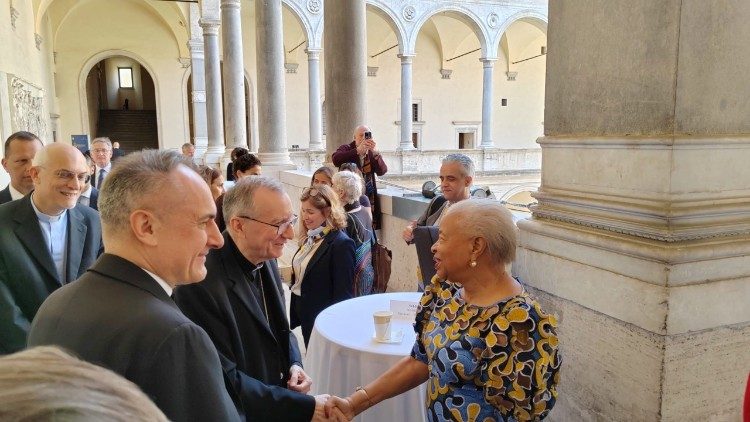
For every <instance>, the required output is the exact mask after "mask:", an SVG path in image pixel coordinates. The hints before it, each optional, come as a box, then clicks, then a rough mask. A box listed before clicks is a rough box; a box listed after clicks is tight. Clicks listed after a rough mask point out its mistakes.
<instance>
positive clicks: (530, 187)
mask: <svg viewBox="0 0 750 422" xmlns="http://www.w3.org/2000/svg"><path fill="white" fill-rule="evenodd" d="M538 189H539V185H534V184H522V185H516V186H513V187H511V188H510V189H508V190H506V191H505V192H503V193H502V194H500V195H495V196H496V198H497V199H498V200H499V201H507V200H508V199H510V198H512V197H513V196H514V195H517V194H519V193H522V192H536V191H537V190H538ZM498 193H500V192H498Z"/></svg>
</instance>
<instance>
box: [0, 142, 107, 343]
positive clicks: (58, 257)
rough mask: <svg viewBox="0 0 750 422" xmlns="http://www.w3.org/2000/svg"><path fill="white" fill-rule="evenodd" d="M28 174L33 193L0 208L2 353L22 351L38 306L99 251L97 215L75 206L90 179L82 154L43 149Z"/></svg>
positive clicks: (57, 148) (63, 148)
mask: <svg viewBox="0 0 750 422" xmlns="http://www.w3.org/2000/svg"><path fill="white" fill-rule="evenodd" d="M29 175H30V176H31V179H32V181H33V184H34V190H33V192H31V194H30V195H26V196H25V197H23V198H22V199H20V200H17V201H12V202H9V203H6V204H3V205H0V354H8V353H13V352H17V351H19V350H22V349H24V348H25V347H26V337H27V335H28V332H29V327H30V324H31V320H32V319H33V318H34V315H36V312H37V310H38V309H39V306H40V305H41V304H42V302H43V301H44V300H45V299H46V298H47V296H49V295H50V293H52V292H53V291H55V290H56V289H57V288H58V287H60V286H62V285H63V284H66V283H69V282H71V281H73V280H75V279H76V278H78V277H80V276H81V275H82V274H83V273H84V272H85V271H86V269H88V267H89V266H91V264H93V262H94V261H95V260H96V258H97V256H99V254H100V253H101V251H102V249H103V246H102V240H101V237H102V233H101V225H100V222H99V214H98V213H97V212H96V211H94V210H93V209H91V208H89V207H87V206H85V205H78V197H79V196H80V195H81V189H82V188H83V186H84V185H85V184H86V182H87V180H88V178H89V167H88V166H87V165H86V159H85V158H84V157H83V154H81V152H80V151H78V150H77V149H76V148H74V147H72V146H71V145H67V144H58V143H55V144H51V145H47V146H45V147H44V148H42V149H41V150H40V151H39V152H37V153H36V156H35V157H34V160H33V161H32V164H31V168H30V169H29Z"/></svg>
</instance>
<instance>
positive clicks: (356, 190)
mask: <svg viewBox="0 0 750 422" xmlns="http://www.w3.org/2000/svg"><path fill="white" fill-rule="evenodd" d="M332 183H333V189H334V190H335V191H336V192H337V193H338V194H339V195H340V196H341V202H343V203H344V204H353V203H355V202H357V201H359V197H360V196H362V178H361V177H359V175H358V174H357V173H352V172H351V171H340V172H338V173H336V174H334V175H333V181H332Z"/></svg>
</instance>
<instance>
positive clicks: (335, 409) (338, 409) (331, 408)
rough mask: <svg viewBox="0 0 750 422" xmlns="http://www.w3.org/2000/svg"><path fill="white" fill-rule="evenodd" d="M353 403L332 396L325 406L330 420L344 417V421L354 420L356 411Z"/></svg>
mask: <svg viewBox="0 0 750 422" xmlns="http://www.w3.org/2000/svg"><path fill="white" fill-rule="evenodd" d="M351 403H352V402H351V401H350V400H347V399H342V398H341V397H336V396H331V397H330V398H329V399H328V401H327V402H326V405H325V413H326V416H328V417H329V418H333V417H339V418H341V417H343V418H344V419H339V420H344V421H350V420H352V419H354V417H355V416H356V414H355V413H354V409H353V408H352V404H351Z"/></svg>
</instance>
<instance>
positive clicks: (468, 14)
mask: <svg viewBox="0 0 750 422" xmlns="http://www.w3.org/2000/svg"><path fill="white" fill-rule="evenodd" d="M439 13H448V14H449V16H451V17H453V18H456V19H458V20H459V21H461V22H463V23H465V24H466V25H467V26H469V28H471V30H472V31H473V32H474V34H475V35H476V36H477V39H478V40H479V45H480V47H481V48H482V57H485V58H495V56H496V54H497V48H494V49H490V48H489V46H490V35H489V33H488V32H487V30H486V28H485V27H484V25H483V24H482V19H481V18H480V17H479V16H478V15H477V14H476V13H475V12H474V11H473V10H471V9H469V8H468V7H465V6H462V5H457V4H452V5H444V6H441V7H438V8H435V9H432V10H431V11H429V12H428V13H425V14H424V15H422V16H420V17H419V18H418V19H417V20H416V21H415V23H414V27H413V29H412V31H411V33H410V34H409V46H408V51H409V52H411V53H412V54H414V53H416V45H417V35H419V32H420V31H421V30H422V27H423V26H424V24H425V23H426V22H427V21H428V20H429V19H430V18H431V17H433V16H435V15H437V14H439Z"/></svg>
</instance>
